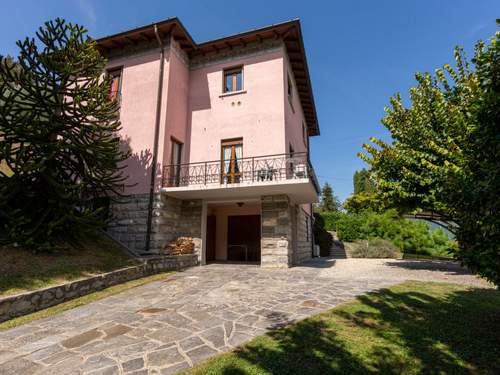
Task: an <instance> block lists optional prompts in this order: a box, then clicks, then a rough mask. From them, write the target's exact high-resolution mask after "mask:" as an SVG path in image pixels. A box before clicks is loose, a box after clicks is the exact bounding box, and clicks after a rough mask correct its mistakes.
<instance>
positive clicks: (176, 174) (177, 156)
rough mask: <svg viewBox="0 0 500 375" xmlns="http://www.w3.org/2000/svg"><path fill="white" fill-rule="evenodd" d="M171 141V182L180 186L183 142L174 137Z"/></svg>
mask: <svg viewBox="0 0 500 375" xmlns="http://www.w3.org/2000/svg"><path fill="white" fill-rule="evenodd" d="M171 141H172V149H171V154H170V183H171V185H172V186H179V183H180V175H181V160H182V143H181V142H179V141H177V140H176V139H173V138H172V140H171Z"/></svg>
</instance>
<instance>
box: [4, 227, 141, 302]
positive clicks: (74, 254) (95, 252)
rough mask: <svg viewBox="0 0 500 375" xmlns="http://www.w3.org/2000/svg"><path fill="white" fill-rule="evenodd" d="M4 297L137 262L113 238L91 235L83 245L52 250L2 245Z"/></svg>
mask: <svg viewBox="0 0 500 375" xmlns="http://www.w3.org/2000/svg"><path fill="white" fill-rule="evenodd" d="M0 259H1V261H0V297H2V296H5V295H11V294H16V293H21V292H24V291H27V290H34V289H38V288H44V287H47V286H50V285H55V284H59V283H63V282H67V281H71V280H76V279H79V278H83V277H88V276H91V275H95V274H98V273H102V272H109V271H112V270H115V269H118V268H123V267H126V266H130V265H132V264H133V260H132V259H131V258H130V257H129V256H128V254H125V252H124V251H123V250H122V249H120V248H118V247H117V246H116V245H115V244H114V243H113V242H112V241H111V240H109V239H107V238H105V237H102V236H95V237H90V236H89V237H87V239H86V240H85V241H82V242H81V243H80V244H79V246H71V247H70V246H68V248H66V249H62V250H55V251H53V252H52V253H39V254H34V253H33V252H31V251H29V250H26V249H22V248H14V247H4V248H0Z"/></svg>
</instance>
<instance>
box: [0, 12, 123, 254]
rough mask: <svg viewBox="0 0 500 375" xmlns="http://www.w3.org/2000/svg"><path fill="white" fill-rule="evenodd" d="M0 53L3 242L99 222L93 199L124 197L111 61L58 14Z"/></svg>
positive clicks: (32, 239)
mask: <svg viewBox="0 0 500 375" xmlns="http://www.w3.org/2000/svg"><path fill="white" fill-rule="evenodd" d="M36 37H37V41H36V42H35V39H34V38H31V39H30V38H26V39H25V40H24V41H18V42H17V46H18V47H19V49H20V53H19V56H18V58H17V61H16V64H12V63H11V62H9V60H8V59H3V58H2V59H0V60H1V63H0V161H1V162H2V163H5V165H7V167H8V169H9V171H10V173H6V172H5V171H4V170H3V169H1V170H0V233H1V234H2V238H1V241H2V242H3V243H5V242H7V243H9V242H17V243H19V244H22V245H26V246H30V247H32V248H35V249H42V248H47V247H49V246H51V245H52V244H53V243H54V241H57V240H59V239H60V238H65V237H68V236H70V235H75V234H77V233H79V232H81V231H84V230H87V229H90V228H98V227H102V226H103V225H104V224H105V222H104V219H103V217H102V209H99V208H96V206H95V204H94V202H95V200H96V199H97V198H102V197H107V196H110V195H119V194H120V190H121V188H122V187H123V182H124V180H125V177H124V176H123V175H122V171H121V170H120V167H119V166H118V165H119V163H120V162H122V161H124V160H125V159H126V158H127V155H126V154H124V153H122V152H120V150H119V137H118V135H117V132H118V130H119V129H120V122H119V120H118V117H117V111H118V109H119V104H118V102H116V101H112V100H110V99H109V97H108V94H109V89H110V79H109V78H106V77H105V78H104V79H103V72H104V69H105V66H106V60H105V59H104V58H103V57H102V56H101V55H100V54H99V52H98V51H97V49H96V48H95V42H94V41H92V40H91V39H90V38H89V37H88V36H87V31H86V30H85V29H84V28H83V27H82V26H79V25H76V24H71V23H66V22H65V21H64V20H61V19H56V20H55V21H52V22H47V23H45V26H44V27H41V28H39V30H38V32H37V33H36Z"/></svg>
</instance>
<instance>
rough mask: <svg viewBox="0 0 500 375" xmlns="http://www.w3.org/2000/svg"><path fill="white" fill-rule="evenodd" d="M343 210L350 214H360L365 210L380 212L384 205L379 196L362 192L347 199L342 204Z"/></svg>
mask: <svg viewBox="0 0 500 375" xmlns="http://www.w3.org/2000/svg"><path fill="white" fill-rule="evenodd" d="M344 208H345V209H346V210H347V211H348V212H350V213H360V212H361V211H365V210H371V211H373V212H381V211H383V210H384V209H385V208H386V205H385V202H384V201H383V200H382V198H381V197H380V195H379V194H377V193H369V192H365V191H362V192H360V193H358V194H354V195H352V196H351V197H349V198H347V199H346V200H345V202H344Z"/></svg>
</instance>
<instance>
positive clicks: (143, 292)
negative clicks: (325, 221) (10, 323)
mask: <svg viewBox="0 0 500 375" xmlns="http://www.w3.org/2000/svg"><path fill="white" fill-rule="evenodd" d="M357 262H359V260H357ZM335 263H337V264H336V265H334V264H335ZM407 263H408V262H406V263H405V265H403V263H401V264H400V265H401V267H399V268H401V269H397V270H396V271H394V269H393V268H394V267H396V268H398V261H390V262H389V261H379V263H376V262H372V263H366V262H364V263H363V262H361V263H357V265H356V260H342V261H332V260H329V261H325V260H320V261H315V262H312V263H310V264H308V265H306V266H304V267H295V268H292V269H288V270H266V269H261V268H258V267H256V266H242V265H210V266H205V267H196V268H192V269H190V270H188V271H186V272H182V273H178V274H176V275H174V276H173V277H170V278H168V279H166V280H164V281H157V282H153V283H150V284H147V285H144V286H141V287H138V288H135V289H132V290H129V291H126V292H124V293H121V294H118V295H116V296H112V297H108V298H105V299H103V300H101V301H98V302H94V303H91V304H88V305H85V306H81V307H79V308H76V309H73V310H70V311H67V312H64V313H61V314H59V315H56V316H53V317H50V318H46V319H43V320H39V321H36V322H33V323H31V324H27V325H24V326H20V327H17V328H14V329H11V330H7V331H3V332H0V374H2V375H7V374H16V375H17V374H51V375H56V374H122V373H127V374H157V373H158V374H169V373H174V372H177V371H179V370H181V369H184V368H187V367H189V366H192V365H193V364H195V363H197V362H200V361H202V360H204V359H206V358H208V357H210V356H212V355H215V354H217V353H221V352H225V351H228V350H231V349H232V348H234V347H235V346H237V345H239V344H241V343H243V342H245V341H248V340H250V339H251V338H252V337H255V336H257V335H261V334H263V333H265V332H266V330H269V329H273V328H276V327H280V326H282V325H285V324H288V323H290V322H293V321H294V320H299V319H303V318H305V317H307V316H309V315H312V314H315V313H318V312H320V311H323V310H326V309H329V308H331V307H333V306H335V305H337V304H339V303H341V302H344V301H347V300H350V299H352V298H353V297H355V296H356V295H359V294H362V293H365V292H367V291H370V290H374V289H378V288H381V287H384V286H388V285H391V284H395V283H397V282H399V281H402V280H403V279H405V277H404V275H405V274H407V273H409V274H410V275H411V278H417V279H418V278H419V275H420V274H419V272H420V271H421V272H424V275H426V274H425V272H431V275H435V277H434V278H437V279H440V278H441V279H442V278H443V277H444V278H445V279H450V278H451V280H448V281H454V280H453V278H454V277H455V276H456V277H457V280H458V282H470V283H476V282H477V280H475V279H474V278H473V277H472V276H470V275H467V274H466V273H464V272H463V271H461V270H460V268H459V267H457V266H453V267H455V269H453V270H451V271H450V270H448V269H447V268H448V266H445V268H444V269H442V267H441V268H440V267H437V268H436V269H432V268H431V270H430V271H429V269H428V267H420V268H419V267H416V270H411V269H410V270H405V269H404V268H405V267H407V266H408V265H407ZM424 263H425V262H424ZM424 263H422V262H420V263H417V264H424ZM367 264H368V266H367ZM410 268H411V267H410ZM422 268H424V269H422ZM359 270H362V272H359ZM401 270H402V271H401ZM391 272H392V273H391ZM423 278H424V279H429V278H431V279H432V277H431V276H429V275H427V276H425V277H423Z"/></svg>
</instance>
